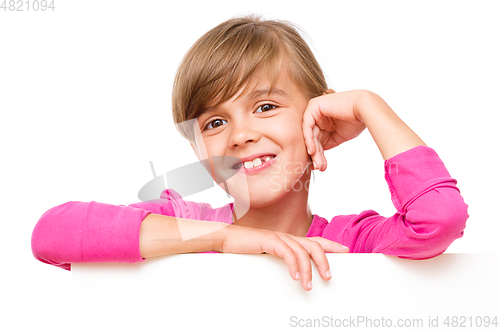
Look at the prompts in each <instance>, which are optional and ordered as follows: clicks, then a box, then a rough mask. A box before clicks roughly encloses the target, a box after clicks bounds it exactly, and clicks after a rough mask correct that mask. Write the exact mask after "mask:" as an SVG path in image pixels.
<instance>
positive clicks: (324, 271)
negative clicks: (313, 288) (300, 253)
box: [301, 238, 332, 280]
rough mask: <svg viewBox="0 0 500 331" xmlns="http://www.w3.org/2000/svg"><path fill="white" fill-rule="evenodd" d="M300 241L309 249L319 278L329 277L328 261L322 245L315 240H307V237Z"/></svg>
mask: <svg viewBox="0 0 500 331" xmlns="http://www.w3.org/2000/svg"><path fill="white" fill-rule="evenodd" d="M301 243H302V245H303V246H304V247H305V248H306V249H307V250H308V251H309V254H310V255H311V257H312V259H313V261H314V264H316V267H317V268H318V272H319V274H320V276H321V278H323V279H324V280H329V279H330V278H332V275H331V272H330V263H329V262H328V259H327V258H326V254H325V251H324V250H323V247H322V246H321V245H320V244H319V243H318V242H317V241H314V240H309V238H307V239H305V240H304V242H302V241H301Z"/></svg>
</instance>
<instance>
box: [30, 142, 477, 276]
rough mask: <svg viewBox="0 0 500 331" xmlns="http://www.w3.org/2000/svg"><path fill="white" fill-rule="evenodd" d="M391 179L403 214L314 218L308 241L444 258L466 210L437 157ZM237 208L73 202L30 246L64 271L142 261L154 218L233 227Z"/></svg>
mask: <svg viewBox="0 0 500 331" xmlns="http://www.w3.org/2000/svg"><path fill="white" fill-rule="evenodd" d="M385 179H386V181H387V184H388V185H389V191H390V193H391V198H392V202H393V204H394V206H395V207H396V210H397V212H396V213H395V214H394V215H392V216H390V217H383V216H381V215H379V214H378V213H377V212H375V211H373V210H365V211H363V212H362V213H360V214H352V215H340V216H335V217H333V218H332V219H331V221H330V222H328V221H327V220H326V219H324V218H322V217H320V216H318V215H314V217H313V221H312V223H311V226H310V228H309V231H308V233H307V235H306V236H307V237H323V238H327V239H330V240H333V241H336V242H338V243H341V244H342V245H344V246H347V247H349V249H350V252H352V253H383V254H387V255H395V256H399V257H401V258H409V259H426V258H431V257H434V256H436V255H439V254H441V253H443V252H444V251H445V250H446V249H447V248H448V247H449V246H450V244H451V243H452V242H453V241H454V240H455V239H457V238H460V237H462V236H463V230H464V229H465V222H466V220H467V218H468V217H469V215H468V213H467V208H468V206H467V204H466V203H465V202H464V200H463V198H462V196H461V195H460V191H459V189H458V187H457V186H456V183H457V181H456V180H455V179H453V178H451V176H450V174H449V173H448V171H447V170H446V168H445V166H444V164H443V162H442V161H441V159H440V158H439V156H438V155H437V153H436V152H435V151H434V150H433V149H432V148H430V147H427V146H417V147H415V148H412V149H410V150H408V151H406V152H403V153H400V154H398V155H396V156H394V157H392V158H390V159H388V160H386V161H385ZM232 209H233V203H229V204H227V205H225V206H223V207H220V208H215V209H214V208H212V207H211V206H210V205H209V204H206V203H197V202H192V201H186V200H184V199H182V198H181V196H179V194H177V192H175V191H174V190H170V189H167V190H165V191H163V192H162V193H161V196H160V199H158V200H151V201H146V202H140V203H134V204H131V205H129V206H124V205H118V206H116V205H110V204H105V203H98V202H95V201H92V202H80V201H70V202H67V203H64V204H62V205H60V206H56V207H53V208H51V209H49V210H48V211H47V212H45V213H44V214H43V215H42V217H41V218H40V220H39V221H38V223H37V224H36V226H35V229H34V230H33V234H32V238H31V247H32V251H33V255H34V256H35V257H36V258H37V259H38V260H40V261H42V262H45V263H49V264H52V265H55V266H58V267H61V268H63V269H66V270H71V263H82V262H129V263H132V262H139V261H142V260H143V258H142V257H141V254H140V250H139V231H140V226H141V222H142V220H143V219H144V218H145V217H146V216H147V215H148V214H149V213H155V214H161V215H167V216H175V217H180V218H188V219H196V220H204V221H213V222H224V223H229V224H231V223H232Z"/></svg>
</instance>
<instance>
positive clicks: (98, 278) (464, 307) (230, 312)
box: [71, 254, 500, 330]
mask: <svg viewBox="0 0 500 331" xmlns="http://www.w3.org/2000/svg"><path fill="white" fill-rule="evenodd" d="M327 256H328V260H329V262H330V267H331V272H332V279H331V280H330V281H324V280H323V279H321V278H320V276H319V274H318V272H317V269H316V267H315V266H314V265H313V289H312V290H311V291H309V292H306V291H304V290H303V289H302V288H301V286H300V283H299V282H298V281H294V280H292V279H291V277H290V276H289V273H288V267H287V266H286V264H285V263H284V261H283V260H281V259H279V258H276V257H274V256H269V255H233V254H184V255H174V256H167V257H161V258H154V259H148V260H146V261H144V262H141V263H137V264H119V263H105V264H73V265H72V272H71V273H72V286H71V288H72V290H71V311H72V328H73V330H302V329H304V330H310V329H320V330H321V329H324V330H328V329H346V328H349V329H357V330H358V329H359V330H363V329H373V328H377V329H384V328H391V329H395V328H396V329H398V330H399V329H405V330H426V329H433V330H436V329H444V328H450V329H454V328H461V329H464V328H465V329H485V330H488V329H497V328H499V327H500V286H499V280H500V254H443V255H441V256H438V257H436V258H433V259H429V260H421V261H411V260H404V259H399V258H396V257H389V256H385V255H382V254H327ZM495 323H496V325H495ZM487 325H488V326H487Z"/></svg>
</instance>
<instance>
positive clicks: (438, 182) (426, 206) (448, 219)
mask: <svg viewBox="0 0 500 331" xmlns="http://www.w3.org/2000/svg"><path fill="white" fill-rule="evenodd" d="M385 179H386V181H387V184H388V186H389V191H390V193H391V198H392V202H393V204H394V206H395V207H396V210H397V212H396V213H395V214H394V215H393V216H391V217H383V216H381V215H379V214H378V213H377V212H375V211H373V210H366V211H364V212H362V213H361V214H358V215H354V214H353V215H343V216H337V217H334V218H333V219H332V220H331V222H330V223H329V224H328V226H326V228H325V231H324V233H323V237H325V238H328V239H331V240H333V241H337V242H340V243H342V244H343V245H346V246H348V247H349V248H350V251H351V252H354V253H372V252H373V253H383V254H387V255H395V256H399V257H402V258H409V259H425V258H431V257H434V256H437V255H439V254H441V253H443V252H444V251H445V250H446V249H447V248H448V247H449V246H450V245H451V243H452V242H453V241H454V240H455V239H457V238H461V237H462V236H463V230H464V229H465V223H466V220H467V219H468V217H469V215H468V213H467V208H468V206H467V204H466V203H465V202H464V200H463V198H462V196H461V195H460V191H459V189H458V187H457V186H456V183H457V181H456V180H455V179H453V178H451V176H450V174H449V173H448V171H447V170H446V167H445V166H444V164H443V162H442V161H441V159H440V158H439V156H438V155H437V153H436V152H435V151H434V150H433V149H432V148H430V147H427V146H417V147H415V148H412V149H410V150H408V151H406V152H403V153H400V154H398V155H396V156H394V157H392V158H390V159H388V160H386V161H385Z"/></svg>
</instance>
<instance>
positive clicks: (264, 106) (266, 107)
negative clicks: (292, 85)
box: [255, 103, 276, 113]
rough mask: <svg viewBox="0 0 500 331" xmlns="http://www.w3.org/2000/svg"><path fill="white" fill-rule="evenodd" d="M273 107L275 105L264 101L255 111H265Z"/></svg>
mask: <svg viewBox="0 0 500 331" xmlns="http://www.w3.org/2000/svg"><path fill="white" fill-rule="evenodd" d="M275 108H276V106H275V105H271V104H268V103H266V104H265V105H262V106H260V107H259V108H257V110H256V111H255V112H256V113H260V112H266V111H269V110H273V109H275ZM259 109H260V110H261V111H260V112H259Z"/></svg>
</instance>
